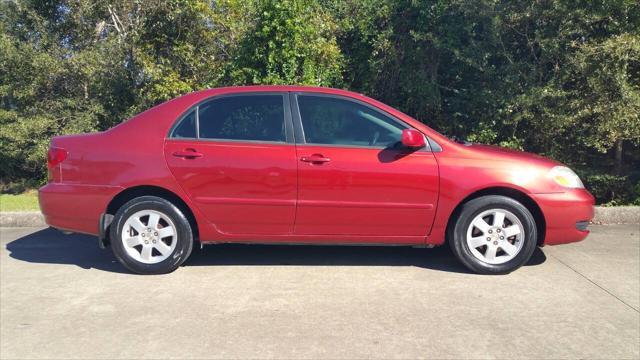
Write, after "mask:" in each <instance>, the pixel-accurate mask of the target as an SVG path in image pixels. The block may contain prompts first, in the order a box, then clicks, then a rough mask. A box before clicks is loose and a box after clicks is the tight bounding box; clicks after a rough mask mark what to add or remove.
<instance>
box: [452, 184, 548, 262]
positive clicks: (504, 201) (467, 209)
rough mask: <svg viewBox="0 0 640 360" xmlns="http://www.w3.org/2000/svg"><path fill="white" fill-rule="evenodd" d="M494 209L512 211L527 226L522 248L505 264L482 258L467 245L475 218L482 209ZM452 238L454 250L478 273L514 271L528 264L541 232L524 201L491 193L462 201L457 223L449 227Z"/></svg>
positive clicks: (457, 255)
mask: <svg viewBox="0 0 640 360" xmlns="http://www.w3.org/2000/svg"><path fill="white" fill-rule="evenodd" d="M491 209H502V210H507V211H509V212H511V213H512V214H514V215H515V216H516V217H517V218H518V220H520V222H521V223H522V226H523V228H524V236H523V239H522V241H523V243H522V248H521V249H520V251H519V252H518V253H517V254H516V255H515V256H514V257H513V258H512V259H511V260H509V261H507V262H504V263H502V264H490V263H487V262H485V261H482V260H480V259H478V258H477V257H476V256H474V255H473V254H472V252H471V250H470V248H469V245H467V230H468V229H469V226H471V222H472V221H473V220H474V218H475V217H476V216H478V215H480V214H481V213H482V212H484V211H487V210H491ZM448 238H449V245H450V246H451V249H452V251H453V253H454V254H455V256H456V257H457V258H458V260H460V262H462V263H463V264H464V265H465V266H466V267H467V268H468V269H470V270H471V271H473V272H476V273H478V274H489V275H491V274H493V275H498V274H507V273H510V272H512V271H514V270H516V269H517V268H519V267H520V266H522V265H524V264H526V263H527V262H528V261H529V259H530V258H531V256H532V255H533V252H534V251H535V249H536V246H537V238H538V235H537V229H536V223H535V219H534V218H533V215H531V212H530V211H529V210H528V209H527V208H526V207H525V206H524V205H522V204H521V203H519V202H518V201H516V200H514V199H512V198H509V197H506V196H499V195H489V196H482V197H479V198H476V199H473V200H470V201H469V202H467V203H465V204H463V205H462V208H461V211H460V213H459V216H458V218H457V219H456V222H455V224H453V225H452V226H450V228H449V233H448ZM480 249H482V247H480Z"/></svg>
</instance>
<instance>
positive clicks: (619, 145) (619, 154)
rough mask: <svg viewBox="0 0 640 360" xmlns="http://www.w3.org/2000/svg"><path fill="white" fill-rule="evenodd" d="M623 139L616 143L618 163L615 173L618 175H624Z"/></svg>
mask: <svg viewBox="0 0 640 360" xmlns="http://www.w3.org/2000/svg"><path fill="white" fill-rule="evenodd" d="M622 141H623V140H622V139H620V140H617V141H616V163H615V168H614V172H615V173H616V175H620V174H622Z"/></svg>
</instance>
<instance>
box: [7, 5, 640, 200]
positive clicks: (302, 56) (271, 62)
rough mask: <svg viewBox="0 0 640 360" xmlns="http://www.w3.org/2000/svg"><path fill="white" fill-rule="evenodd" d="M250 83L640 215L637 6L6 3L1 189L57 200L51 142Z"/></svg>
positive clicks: (639, 13)
mask: <svg viewBox="0 0 640 360" xmlns="http://www.w3.org/2000/svg"><path fill="white" fill-rule="evenodd" d="M247 84H306V85H319V86H333V87H342V88H348V89H351V90H354V91H358V92H361V93H364V94H367V95H369V96H372V97H374V98H376V99H379V100H381V101H383V102H386V103H388V104H390V105H392V106H395V107H397V108H399V109H400V110H402V111H404V112H406V113H408V114H410V115H412V116H414V117H416V118H418V119H420V120H422V121H424V122H425V123H427V124H428V125H430V126H432V127H434V128H436V129H437V130H439V131H441V132H443V133H445V134H448V135H451V136H457V137H460V138H467V139H469V140H472V141H476V142H484V143H492V144H498V145H501V146H506V147H510V148H515V149H521V150H525V151H533V152H537V153H541V154H543V155H546V156H550V157H552V158H555V159H557V160H559V161H562V162H564V163H566V164H568V165H569V166H571V167H573V168H575V169H576V170H577V171H578V172H579V173H580V174H581V175H582V177H583V179H584V180H585V183H586V184H587V186H588V187H589V188H590V189H591V190H592V191H593V192H594V194H595V195H596V197H597V198H598V201H599V202H600V203H608V204H622V203H640V185H639V180H640V170H638V169H640V115H639V114H640V3H638V2H637V1H636V0H596V1H582V0H580V1H568V0H558V1H535V2H531V1H525V0H478V1H465V0H425V1H415V0H357V1H355V0H282V1H276V0H248V1H240V0H216V1H208V0H167V1H158V0H136V1H128V0H112V1H106V2H96V1H93V0H74V1H69V0H51V1H36V0H9V1H3V2H0V126H1V128H0V130H1V131H0V164H1V165H0V166H1V168H0V185H2V187H3V188H5V189H6V188H7V186H12V185H9V184H18V185H15V186H20V187H22V186H35V185H38V184H40V183H42V181H44V177H45V170H46V169H45V164H46V161H45V156H46V149H47V146H48V142H49V139H50V138H51V137H52V136H55V135H59V134H70V133H79V132H89V131H101V130H105V129H107V128H109V127H111V126H113V125H115V124H117V123H119V122H121V121H122V120H124V119H126V118H129V117H131V116H132V115H134V114H136V113H138V112H140V111H143V110H145V109H147V108H149V107H151V106H153V105H155V104H158V103H160V102H162V101H165V100H167V99H170V98H173V97H176V96H179V95H181V94H184V93H187V92H190V91H194V90H198V89H203V88H207V87H217V86H227V85H247Z"/></svg>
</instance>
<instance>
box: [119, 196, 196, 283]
mask: <svg viewBox="0 0 640 360" xmlns="http://www.w3.org/2000/svg"><path fill="white" fill-rule="evenodd" d="M110 237H111V248H112V249H113V253H114V254H115V256H116V258H117V259H118V261H120V262H121V263H122V264H123V265H124V266H125V267H126V268H127V269H129V270H131V271H133V272H136V273H139V274H164V273H168V272H172V271H174V270H175V269H177V268H178V267H179V266H180V265H181V264H182V263H183V262H184V261H185V260H186V259H187V258H188V257H189V255H190V254H191V250H192V248H193V232H192V229H191V225H190V224H189V221H188V220H187V218H186V217H185V216H184V214H183V213H182V212H181V211H180V210H179V209H178V208H177V207H176V206H174V205H173V204H172V203H171V202H169V201H167V200H165V199H162V198H159V197H155V196H142V197H138V198H135V199H133V200H131V201H129V202H127V203H126V204H124V205H123V206H122V207H121V208H120V209H119V210H118V211H117V212H116V215H115V217H114V219H113V222H112V223H111V230H110Z"/></svg>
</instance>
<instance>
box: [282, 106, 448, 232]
mask: <svg viewBox="0 0 640 360" xmlns="http://www.w3.org/2000/svg"><path fill="white" fill-rule="evenodd" d="M294 100H297V101H294V106H293V109H294V110H293V111H294V114H295V118H296V126H297V128H298V129H297V132H296V136H297V141H298V144H297V146H296V150H297V157H298V161H299V163H298V166H299V169H298V181H299V185H298V187H299V190H298V208H297V213H296V221H295V227H294V233H295V234H300V235H303V234H304V235H311V234H313V235H366V236H369V237H371V240H370V241H375V236H386V237H389V236H391V237H395V236H397V237H398V242H420V241H421V240H418V238H417V237H424V236H426V235H427V233H428V231H429V229H430V228H431V224H432V222H433V217H434V213H435V207H436V201H437V197H438V165H437V163H436V160H435V158H434V156H433V153H432V152H431V151H430V150H429V149H418V150H415V149H413V150H412V149H407V148H404V147H403V146H402V145H401V143H400V138H401V133H402V130H403V129H404V128H408V125H407V124H405V123H404V122H401V121H400V120H397V119H395V118H393V117H391V116H390V115H388V114H386V113H384V112H382V111H380V110H378V109H375V108H373V107H371V106H369V105H368V104H364V103H361V102H359V101H356V100H353V99H349V98H344V97H336V96H328V95H318V94H305V93H301V94H296V95H295V98H294ZM296 105H297V106H296ZM403 236H404V237H406V239H402V238H401V237H403Z"/></svg>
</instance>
